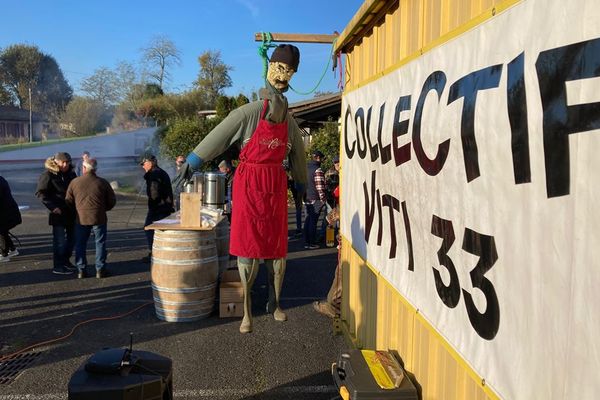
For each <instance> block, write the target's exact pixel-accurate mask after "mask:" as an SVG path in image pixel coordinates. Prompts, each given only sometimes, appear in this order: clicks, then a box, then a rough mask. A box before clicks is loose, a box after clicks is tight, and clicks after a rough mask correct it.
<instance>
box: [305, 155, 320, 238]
mask: <svg viewBox="0 0 600 400" xmlns="http://www.w3.org/2000/svg"><path fill="white" fill-rule="evenodd" d="M324 158H325V156H324V155H323V153H321V152H320V151H319V150H315V151H314V152H313V154H312V160H311V161H310V163H308V166H307V168H308V172H307V175H308V185H307V186H306V200H305V202H304V204H305V205H306V219H305V220H304V248H305V249H318V248H319V245H318V243H317V221H318V219H319V214H320V213H321V210H322V209H323V207H324V206H325V174H323V170H322V169H321V161H323V159H324Z"/></svg>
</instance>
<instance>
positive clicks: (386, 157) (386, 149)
mask: <svg viewBox="0 0 600 400" xmlns="http://www.w3.org/2000/svg"><path fill="white" fill-rule="evenodd" d="M384 115H385V103H383V104H382V105H381V107H380V108H379V125H378V128H377V143H378V144H379V151H380V153H381V164H382V165H385V164H387V163H388V162H389V161H390V160H391V159H392V145H390V144H388V145H387V146H384V145H383V141H382V140H381V139H382V137H381V133H382V132H383V117H384Z"/></svg>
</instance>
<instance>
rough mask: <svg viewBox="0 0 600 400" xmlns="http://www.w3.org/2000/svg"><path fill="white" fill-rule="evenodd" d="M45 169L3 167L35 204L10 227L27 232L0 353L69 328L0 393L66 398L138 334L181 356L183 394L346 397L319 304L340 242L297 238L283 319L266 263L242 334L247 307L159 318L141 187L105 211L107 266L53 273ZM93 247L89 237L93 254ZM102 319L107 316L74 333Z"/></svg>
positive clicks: (1, 317) (144, 346)
mask: <svg viewBox="0 0 600 400" xmlns="http://www.w3.org/2000/svg"><path fill="white" fill-rule="evenodd" d="M105 167H106V166H105ZM101 168H102V166H101ZM102 171H103V170H102V169H100V175H101V176H104V177H105V178H107V179H109V180H112V179H117V180H127V179H129V180H132V181H139V182H141V179H140V178H141V176H142V174H143V173H142V172H141V171H140V170H139V167H137V166H132V167H131V169H129V167H127V168H123V167H122V166H120V167H118V168H116V169H115V170H114V171H109V169H105V170H104V171H105V172H106V173H105V174H104V175H103V173H102ZM124 171H125V172H124ZM40 172H41V170H40V169H39V167H38V166H37V165H36V166H30V167H20V168H19V169H18V170H14V171H6V170H3V171H0V173H1V174H2V175H3V176H4V177H5V178H6V179H7V180H8V181H9V183H10V184H11V187H12V188H13V192H14V195H15V198H16V199H17V202H18V203H19V204H24V205H28V206H30V208H29V209H28V210H27V211H24V212H23V213H22V215H23V224H22V225H20V226H18V227H17V228H15V229H14V230H13V231H12V232H13V233H14V234H15V235H16V236H17V237H18V238H19V240H20V245H19V246H18V248H19V252H20V255H19V256H17V257H14V258H13V259H12V260H11V261H10V262H8V263H0V357H1V356H4V355H7V354H11V353H13V352H15V351H18V350H20V349H23V348H25V347H28V346H30V345H34V344H37V343H41V342H45V341H48V340H51V339H55V338H60V337H64V338H63V339H61V340H59V341H56V342H54V343H49V344H45V345H36V346H35V347H34V348H33V349H32V350H30V351H28V352H27V354H31V353H32V352H35V353H39V355H38V356H37V357H35V359H34V361H33V363H32V364H30V365H29V366H28V367H27V368H26V369H24V370H23V371H22V372H21V373H20V374H19V375H18V376H17V377H16V379H14V380H13V381H12V382H11V383H10V384H0V400H9V399H11V400H12V399H14V400H17V399H19V400H20V399H31V400H39V399H44V400H46V399H66V398H67V388H68V383H69V380H70V378H71V376H72V374H73V373H74V372H75V370H76V369H77V368H79V367H80V365H82V364H83V363H84V362H85V361H86V360H87V359H88V358H89V357H90V356H91V355H93V354H94V353H96V352H98V351H99V350H102V349H103V348H114V347H118V348H124V347H127V346H128V345H129V338H130V333H132V334H133V342H134V344H133V348H134V351H135V350H143V351H149V352H153V353H157V354H160V355H162V356H165V357H169V358H170V359H172V360H173V382H174V398H175V399H334V398H339V397H338V394H337V391H336V389H335V386H334V385H333V381H332V378H331V372H330V370H331V364H332V363H333V362H335V361H336V359H337V357H338V354H339V353H340V351H341V350H342V349H344V348H347V344H346V343H345V341H344V339H343V337H342V336H335V335H334V334H333V325H332V321H331V320H330V319H329V318H327V317H325V316H322V315H320V314H318V313H316V312H315V311H314V310H313V309H312V305H311V303H312V301H314V300H317V299H320V298H323V297H324V296H325V295H326V293H327V290H328V289H329V286H330V284H331V281H332V279H333V273H334V269H335V264H336V262H337V253H336V250H335V248H321V249H317V250H304V248H303V244H304V243H303V240H302V239H301V238H291V239H290V241H289V254H288V264H287V271H286V275H285V280H284V285H283V290H282V300H281V304H282V306H283V308H284V309H285V310H286V312H287V314H288V321H287V322H277V321H274V320H273V318H272V316H271V315H268V314H266V313H265V303H266V299H267V287H266V274H265V268H264V265H261V270H260V273H259V276H258V278H257V281H256V283H255V285H254V288H253V291H252V298H253V314H254V316H255V317H254V332H253V333H251V334H245V335H242V334H240V333H239V331H238V329H239V324H240V321H241V318H223V319H221V318H219V317H218V315H217V314H216V313H213V314H212V315H211V316H210V317H208V318H206V319H203V320H200V321H197V322H187V323H181V322H180V323H174V322H163V321H161V320H159V319H158V318H157V317H156V316H155V312H154V306H153V304H152V290H151V287H150V265H149V264H144V263H143V262H142V261H141V258H142V257H143V256H145V255H146V254H147V252H148V249H147V247H146V242H145V237H144V232H143V230H142V225H143V221H144V217H145V213H146V198H145V195H143V194H142V196H139V197H138V196H136V194H129V195H127V194H119V195H118V196H117V206H116V207H115V209H114V210H112V211H110V212H109V216H108V218H109V224H108V246H107V247H108V269H109V272H110V276H109V277H107V278H104V279H96V278H95V277H90V278H86V279H82V280H78V279H76V276H75V275H68V276H59V275H54V274H52V273H51V270H52V247H51V243H52V238H51V229H50V227H49V226H48V224H47V211H46V209H45V208H43V206H42V205H41V203H40V202H39V200H37V199H36V198H35V197H34V196H33V192H34V191H35V183H36V181H37V176H38V175H39V173H40ZM292 220H293V215H292V213H291V210H290V220H289V221H290V224H291V223H292V222H293V221H292ZM290 227H291V225H290ZM93 254H94V250H93V239H92V238H90V241H89V243H88V262H89V261H91V260H93V258H94V255H93ZM92 270H93V267H90V269H89V271H90V272H92ZM136 308H137V311H134V312H132V313H130V314H129V315H126V316H123V317H121V318H117V317H119V316H121V315H123V314H126V313H129V312H131V311H132V310H135V309H136ZM109 318H114V319H109ZM94 319H102V320H95V321H91V322H88V323H85V324H83V325H81V326H79V327H77V328H76V329H75V331H74V332H73V333H72V334H70V332H71V331H72V330H73V328H74V327H76V326H77V325H78V324H80V323H83V322H85V321H90V320H94ZM65 336H66V337H65ZM1 366H2V364H1V363H0V369H1ZM0 378H1V375H0Z"/></svg>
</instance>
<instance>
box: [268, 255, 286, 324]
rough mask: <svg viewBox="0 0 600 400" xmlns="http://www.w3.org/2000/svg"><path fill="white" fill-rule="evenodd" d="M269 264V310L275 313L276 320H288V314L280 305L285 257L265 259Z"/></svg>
mask: <svg viewBox="0 0 600 400" xmlns="http://www.w3.org/2000/svg"><path fill="white" fill-rule="evenodd" d="M265 265H266V266H267V277H268V281H269V301H268V303H267V312H268V313H272V314H273V318H274V319H275V321H287V315H286V314H285V313H284V312H283V310H282V309H281V307H280V306H279V299H280V295H281V287H282V286H283V276H284V275H285V265H286V259H285V258H277V259H274V260H265Z"/></svg>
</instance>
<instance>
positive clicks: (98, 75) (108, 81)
mask: <svg viewBox="0 0 600 400" xmlns="http://www.w3.org/2000/svg"><path fill="white" fill-rule="evenodd" d="M119 88H120V85H119V79H118V76H117V74H116V73H115V72H114V71H113V70H111V69H109V68H107V67H100V68H98V69H97V70H95V71H94V74H93V75H91V76H89V77H87V78H85V79H84V80H83V81H81V90H82V91H83V92H85V93H87V94H88V95H89V96H90V97H91V98H92V99H94V100H96V101H98V102H100V104H102V105H103V106H104V107H108V106H110V105H113V104H116V103H117V102H118V101H119Z"/></svg>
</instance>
